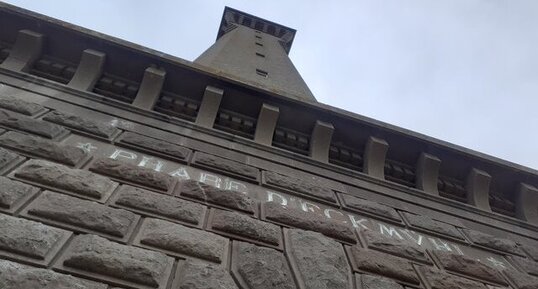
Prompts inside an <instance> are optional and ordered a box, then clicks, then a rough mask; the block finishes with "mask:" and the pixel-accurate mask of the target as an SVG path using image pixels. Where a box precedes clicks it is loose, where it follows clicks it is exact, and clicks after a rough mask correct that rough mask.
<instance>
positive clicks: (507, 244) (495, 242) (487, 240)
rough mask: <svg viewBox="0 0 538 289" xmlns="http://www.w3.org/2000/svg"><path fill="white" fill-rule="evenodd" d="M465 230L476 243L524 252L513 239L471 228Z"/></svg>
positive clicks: (498, 248) (514, 252)
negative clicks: (498, 236)
mask: <svg viewBox="0 0 538 289" xmlns="http://www.w3.org/2000/svg"><path fill="white" fill-rule="evenodd" d="M464 231H465V233H466V234H467V236H469V239H471V241H473V243H475V244H478V245H481V246H484V247H488V248H492V249H496V250H500V251H504V252H508V253H513V254H519V255H522V254H523V253H522V252H521V250H520V249H519V248H518V246H517V244H516V242H514V241H512V240H509V239H503V238H497V237H495V236H492V235H489V234H486V233H482V232H479V231H475V230H470V229H465V230H464Z"/></svg>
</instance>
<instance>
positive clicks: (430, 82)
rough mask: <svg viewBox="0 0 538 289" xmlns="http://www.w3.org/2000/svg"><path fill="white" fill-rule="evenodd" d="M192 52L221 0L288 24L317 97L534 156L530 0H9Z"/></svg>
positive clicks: (494, 150) (535, 54)
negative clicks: (293, 30) (293, 33)
mask: <svg viewBox="0 0 538 289" xmlns="http://www.w3.org/2000/svg"><path fill="white" fill-rule="evenodd" d="M7 2H9V3H12V4H15V5H17V6H20V7H23V8H26V9H29V10H33V11H36V12H39V13H42V14H45V15H48V16H51V17H54V18H58V19H61V20H64V21H67V22H71V23H74V24H77V25H80V26H83V27H86V28H89V29H92V30H96V31H99V32H102V33H105V34H109V35H112V36H115V37H119V38H122V39H125V40H128V41H131V42H135V43H138V44H141V45H144V46H147V47H150V48H153V49H156V50H159V51H162V52H165V53H168V54H172V55H175V56H178V57H181V58H184V59H186V60H193V59H194V58H196V57H197V56H198V55H199V54H201V53H202V52H203V51H204V50H205V49H206V48H208V47H209V46H210V45H211V44H212V43H213V42H214V41H215V37H216V32H217V28H218V25H219V21H220V18H221V15H222V11H223V9H224V6H230V7H233V8H236V9H239V10H243V11H245V12H248V13H251V14H254V15H256V16H260V17H262V18H266V19H268V20H271V21H274V22H277V23H280V24H283V25H286V26H289V27H292V28H295V29H297V30H298V33H297V36H296V38H295V41H294V44H293V47H292V50H291V53H290V57H291V58H292V60H293V62H294V63H295V65H296V67H297V69H298V70H299V72H300V73H301V74H302V76H303V78H304V79H305V81H306V82H307V83H308V85H309V86H310V88H311V90H312V91H313V92H314V95H315V96H316V97H317V99H318V100H319V101H320V102H323V103H326V104H329V105H332V106H336V107H339V108H343V109H346V110H349V111H353V112H356V113H359V114H362V115H365V116H368V117H372V118H375V119H378V120H381V121H384V122H388V123H391V124H394V125H397V126H401V127H404V128H407V129H411V130H414V131H417V132H420V133H423V134H426V135H430V136H433V137H436V138H439V139H442V140H445V141H449V142H452V143H455V144H458V145H461V146H465V147H468V148H471V149H474V150H477V151H480V152H483V153H486V154H490V155H493V156H496V157H500V158H503V159H506V160H509V161H512V162H515V163H519V164H522V165H526V166H530V167H532V168H535V169H537V168H538V153H537V148H538V113H537V108H538V29H537V28H538V1H536V0H435V1H432V0H405V1H404V0H352V1H336V0H335V1H321V0H319V1H318V0H304V1H299V0H297V1H293V0H270V1H254V0H234V1H232V0H230V1H224V0H214V1H210V0H207V1H202V0H197V1H171V0H170V1H164V0H152V1H127V0H92V1H73V0H39V1H35V0H33V1H29V0H7Z"/></svg>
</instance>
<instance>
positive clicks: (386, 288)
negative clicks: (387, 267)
mask: <svg viewBox="0 0 538 289" xmlns="http://www.w3.org/2000/svg"><path fill="white" fill-rule="evenodd" d="M361 284H362V289H403V288H404V287H403V286H402V285H400V284H398V283H397V282H395V281H394V280H392V279H389V278H385V277H381V276H378V275H368V274H364V275H362V276H361ZM359 288H361V287H359Z"/></svg>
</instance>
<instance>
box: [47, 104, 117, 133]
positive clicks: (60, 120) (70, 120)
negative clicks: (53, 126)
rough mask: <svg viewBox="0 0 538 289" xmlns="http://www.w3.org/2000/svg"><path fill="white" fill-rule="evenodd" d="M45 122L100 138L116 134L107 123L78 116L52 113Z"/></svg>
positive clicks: (57, 112) (59, 112) (112, 127)
mask: <svg viewBox="0 0 538 289" xmlns="http://www.w3.org/2000/svg"><path fill="white" fill-rule="evenodd" d="M43 119H44V120H46V121H50V122H53V123H57V124H60V125H63V126H66V127H70V128H74V129H77V130H80V131H83V132H87V133H91V134H95V135H98V136H102V137H107V138H108V137H110V136H112V135H113V134H114V133H115V132H116V128H115V127H114V126H112V125H110V124H109V123H105V122H100V121H96V120H91V119H87V118H84V117H80V116H78V115H74V114H70V113H66V112H61V111H57V110H56V111H53V112H51V113H49V114H47V116H45V117H44V118H43Z"/></svg>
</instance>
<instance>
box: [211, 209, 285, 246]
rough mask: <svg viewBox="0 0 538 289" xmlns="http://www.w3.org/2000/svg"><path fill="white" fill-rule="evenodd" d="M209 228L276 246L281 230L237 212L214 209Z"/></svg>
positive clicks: (278, 243) (278, 242)
mask: <svg viewBox="0 0 538 289" xmlns="http://www.w3.org/2000/svg"><path fill="white" fill-rule="evenodd" d="M211 227H212V228H213V229H214V230H217V231H222V232H226V233H230V234H234V235H238V236H242V237H245V238H249V239H253V240H256V241H261V242H266V243H269V244H272V245H276V246H278V245H280V240H281V230H280V227H279V226H277V225H275V224H272V223H267V222H263V221H260V220H258V219H254V218H252V217H250V216H247V215H244V214H240V213H237V212H230V211H224V210H219V209H214V215H213V222H212V223H211Z"/></svg>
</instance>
